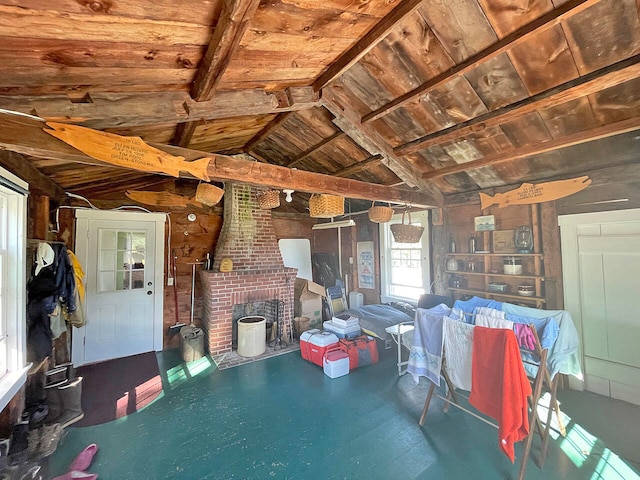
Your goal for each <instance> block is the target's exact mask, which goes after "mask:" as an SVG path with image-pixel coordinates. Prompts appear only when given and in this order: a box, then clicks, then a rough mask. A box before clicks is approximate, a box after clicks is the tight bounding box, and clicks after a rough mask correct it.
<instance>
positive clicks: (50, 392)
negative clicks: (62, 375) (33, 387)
mask: <svg viewBox="0 0 640 480" xmlns="http://www.w3.org/2000/svg"><path fill="white" fill-rule="evenodd" d="M67 383H69V382H68V381H67V380H62V381H61V382H57V383H54V384H51V385H47V386H46V387H44V390H45V392H46V394H47V404H48V405H49V413H48V414H47V417H46V418H45V421H44V423H46V424H47V425H51V424H52V423H56V422H57V421H58V420H59V419H60V417H61V416H62V413H63V412H64V406H63V405H62V398H61V397H60V391H59V390H58V389H59V388H60V387H61V386H63V385H66V384H67Z"/></svg>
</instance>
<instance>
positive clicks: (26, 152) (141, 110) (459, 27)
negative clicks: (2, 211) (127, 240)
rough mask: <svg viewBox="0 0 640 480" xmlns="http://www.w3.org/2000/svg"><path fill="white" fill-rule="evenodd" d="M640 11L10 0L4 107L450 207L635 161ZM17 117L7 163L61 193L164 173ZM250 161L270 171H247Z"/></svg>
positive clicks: (146, 182)
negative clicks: (106, 158)
mask: <svg viewBox="0 0 640 480" xmlns="http://www.w3.org/2000/svg"><path fill="white" fill-rule="evenodd" d="M639 8H640V2H637V1H636V0H569V1H566V0H440V1H426V0H422V1H418V0H395V1H394V0H358V1H352V0H323V1H319V0H262V1H260V0H235V1H234V0H226V1H225V0H188V1H186V0H181V1H176V0H153V1H151V0H133V1H127V2H120V1H117V0H95V1H92V0H75V1H72V0H60V1H58V2H54V3H51V2H48V1H44V0H27V1H19V2H18V1H16V0H0V25H1V27H2V28H1V29H0V65H2V67H1V70H0V108H1V109H5V110H10V111H13V112H22V113H25V114H29V115H32V116H35V117H38V118H41V119H44V120H47V121H56V122H65V123H72V124H75V125H82V126H86V127H90V128H93V129H97V130H104V131H108V132H111V133H116V134H120V135H127V136H140V137H141V138H143V139H144V140H145V141H147V142H149V143H151V144H153V145H154V146H156V147H158V148H163V149H164V148H165V146H167V147H166V149H167V150H168V151H176V150H175V149H174V150H171V149H172V148H173V147H168V146H171V145H173V146H177V147H182V149H187V150H180V151H188V150H191V151H194V150H197V151H202V152H208V153H213V154H221V155H231V156H232V157H233V158H234V159H235V160H236V161H237V162H241V163H238V172H240V173H238V175H237V176H238V178H233V174H232V173H228V172H227V173H226V176H225V177H224V178H222V176H221V177H220V178H219V180H235V181H245V182H249V183H255V184H264V185H270V186H276V187H277V186H279V187H281V188H291V187H293V188H295V189H297V190H301V191H305V192H313V191H327V188H325V186H326V185H328V183H327V180H326V179H325V178H324V177H317V180H314V178H315V177H308V178H309V180H308V181H305V182H302V183H295V182H294V183H295V184H294V185H291V182H290V181H289V182H288V181H285V180H282V179H283V178H285V177H281V176H277V175H275V174H272V170H270V169H269V166H270V165H273V166H278V167H284V168H285V169H290V170H291V169H295V171H298V172H299V171H304V172H313V173H318V174H323V175H330V176H332V177H334V178H336V179H337V180H336V182H342V183H336V186H335V187H334V190H336V189H337V190H338V191H341V190H344V193H345V195H346V196H349V195H348V190H349V189H351V190H357V191H359V192H360V194H359V198H367V197H371V198H370V199H371V200H373V199H375V198H381V197H384V196H385V192H387V190H385V188H388V189H389V190H388V191H389V192H395V194H397V193H398V192H402V191H404V190H407V191H410V192H412V193H413V194H414V197H411V198H417V199H418V201H417V203H422V204H431V205H436V204H439V203H441V202H442V198H443V195H444V196H446V195H451V194H456V193H464V192H473V191H476V190H479V189H483V188H489V187H499V186H503V185H512V184H517V183H520V182H523V181H533V182H535V181H538V180H543V179H549V178H555V177H561V176H571V175H577V174H580V173H583V172H585V171H592V170H599V169H603V168H608V167H614V166H620V165H628V164H632V163H638V161H639V160H640V153H639V152H640V148H639V147H640V134H639V133H638V129H640V65H639V64H638V59H639V54H640V14H639ZM6 118H7V117H6V116H3V117H2V118H0V127H2V128H0V149H2V150H3V152H0V153H2V155H0V164H4V165H5V166H7V167H9V168H10V169H11V168H13V169H14V170H15V169H16V168H18V167H17V166H16V165H18V164H19V163H20V162H23V160H24V161H26V163H28V164H29V165H21V166H20V169H21V170H22V171H23V172H27V169H29V170H28V171H29V172H30V173H29V174H30V175H33V178H34V179H35V178H36V177H37V176H38V175H40V177H39V180H38V181H44V178H47V179H48V181H51V182H53V183H54V184H55V185H53V186H50V187H51V188H52V189H54V190H55V191H57V192H61V191H66V192H72V193H76V194H80V195H83V196H85V197H87V198H117V196H118V195H120V196H122V193H123V192H124V191H125V190H127V189H144V188H152V189H158V188H162V185H161V184H162V183H163V182H165V181H166V180H167V177H163V176H159V175H152V174H148V173H143V172H131V171H127V170H123V169H120V168H116V167H111V166H108V165H100V164H98V165H96V164H95V163H94V164H91V163H92V162H82V161H81V160H78V158H75V156H74V155H65V152H68V149H64V148H62V147H60V148H58V146H56V145H55V143H51V142H49V143H47V145H46V146H45V145H40V144H37V143H38V140H37V137H38V136H37V135H32V134H31V133H29V131H28V130H21V129H17V128H13V127H11V126H8V125H7V119H6ZM9 127H11V128H9ZM34 143H36V144H37V145H34ZM45 147H46V148H45ZM9 152H11V153H9ZM239 154H240V155H241V156H238V155H239ZM16 155H18V156H19V158H16ZM185 156H186V157H188V155H185ZM196 157H197V155H195V156H193V158H196ZM247 160H250V161H255V162H259V163H262V164H264V165H262V167H261V168H260V169H257V170H255V171H254V170H251V172H253V173H249V174H247V170H243V168H242V165H244V164H245V162H247ZM33 167H35V168H33ZM231 170H232V169H231ZM273 171H277V172H282V169H277V170H273ZM25 175H26V173H25ZM278 175H280V174H278ZM305 178H306V177H305ZM215 179H216V178H214V180H215ZM278 179H280V180H278ZM339 179H343V180H339ZM345 179H346V180H356V181H359V182H351V183H350V182H348V181H345ZM32 181H34V180H33V179H32ZM360 182H365V183H367V184H372V185H373V186H374V187H375V188H374V187H372V188H370V189H366V188H364V187H366V186H363V185H362V184H361V183H360ZM195 183H197V182H195ZM195 183H193V184H194V185H195ZM280 183H282V184H280ZM314 185H317V188H314ZM416 194H417V197H416ZM400 197H402V194H400ZM393 198H394V199H397V198H398V196H397V195H396V196H394V197H393ZM408 198H409V196H407V199H408ZM383 199H387V200H389V199H391V198H383Z"/></svg>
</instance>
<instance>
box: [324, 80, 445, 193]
mask: <svg viewBox="0 0 640 480" xmlns="http://www.w3.org/2000/svg"><path fill="white" fill-rule="evenodd" d="M322 104H323V105H324V107H325V108H326V109H327V110H329V111H330V112H331V113H332V114H333V116H334V117H335V118H334V120H333V123H335V124H336V125H337V126H338V127H339V128H340V129H341V130H342V131H343V132H345V133H346V134H347V135H349V137H351V139H352V140H353V141H354V142H355V143H357V144H358V145H360V146H361V147H362V148H363V149H364V150H366V151H368V152H369V153H370V154H372V155H375V154H380V155H382V156H383V157H384V160H383V162H384V163H385V165H387V166H388V167H389V168H390V169H391V170H392V171H393V173H394V174H395V175H396V176H397V177H398V178H400V179H401V180H402V181H404V183H406V184H407V185H409V186H411V187H417V188H419V189H420V190H421V191H423V192H425V193H428V194H429V195H430V196H431V197H433V198H438V199H441V198H442V194H441V193H440V192H439V191H438V190H437V189H436V188H435V186H434V185H433V183H432V182H425V181H424V180H422V178H421V177H420V174H419V172H416V169H415V166H414V165H412V164H411V162H410V161H409V160H407V159H406V158H403V157H399V156H397V155H395V154H394V152H393V149H392V148H391V146H390V145H389V144H388V142H387V141H386V140H385V139H384V138H383V137H382V136H381V135H380V134H379V133H378V132H377V131H376V130H375V129H373V128H372V126H371V125H361V124H359V123H358V118H359V117H358V116H357V114H356V112H354V111H353V110H351V109H349V108H347V107H343V106H342V105H341V104H340V100H339V99H338V98H337V97H336V95H335V92H334V89H333V88H331V87H330V88H325V89H324V90H323V92H322Z"/></svg>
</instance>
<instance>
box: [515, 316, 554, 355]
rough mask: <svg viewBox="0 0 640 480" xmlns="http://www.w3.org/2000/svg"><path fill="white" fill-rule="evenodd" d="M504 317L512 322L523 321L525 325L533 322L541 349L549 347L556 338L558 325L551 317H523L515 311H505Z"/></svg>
mask: <svg viewBox="0 0 640 480" xmlns="http://www.w3.org/2000/svg"><path fill="white" fill-rule="evenodd" d="M507 308H508V307H507ZM505 318H506V319H507V320H511V321H512V322H514V323H524V324H525V325H531V324H533V326H534V328H535V329H536V333H537V334H538V338H540V345H541V346H542V348H543V349H544V348H548V349H551V347H553V344H554V343H555V342H556V339H557V338H558V332H559V331H560V326H559V325H558V322H556V319H555V318H553V317H545V318H533V317H523V316H522V315H516V314H515V313H507V314H506V315H505Z"/></svg>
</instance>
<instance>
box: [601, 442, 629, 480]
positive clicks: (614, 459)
mask: <svg viewBox="0 0 640 480" xmlns="http://www.w3.org/2000/svg"><path fill="white" fill-rule="evenodd" d="M596 479H603V480H618V479H620V480H636V479H640V476H639V475H638V474H637V473H636V472H634V471H633V469H632V468H631V467H630V466H629V465H627V464H626V463H625V462H624V460H622V459H621V458H620V457H618V456H617V455H616V454H615V453H613V452H612V451H611V450H609V449H608V448H605V449H604V452H602V456H601V458H600V461H599V462H598V466H597V467H596V470H595V472H593V475H591V480H596Z"/></svg>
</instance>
